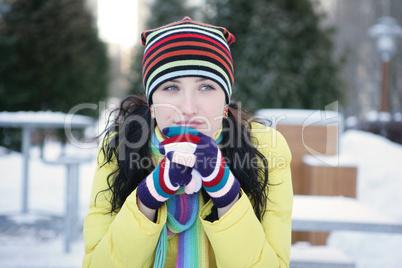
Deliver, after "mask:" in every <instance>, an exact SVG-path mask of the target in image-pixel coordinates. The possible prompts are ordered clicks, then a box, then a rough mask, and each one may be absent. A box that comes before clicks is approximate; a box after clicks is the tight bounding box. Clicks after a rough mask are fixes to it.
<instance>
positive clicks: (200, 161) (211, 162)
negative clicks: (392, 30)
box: [162, 127, 240, 209]
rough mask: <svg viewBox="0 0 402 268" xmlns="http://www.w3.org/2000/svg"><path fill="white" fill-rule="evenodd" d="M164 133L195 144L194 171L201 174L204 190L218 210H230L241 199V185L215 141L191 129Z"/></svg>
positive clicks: (171, 129) (164, 131)
mask: <svg viewBox="0 0 402 268" xmlns="http://www.w3.org/2000/svg"><path fill="white" fill-rule="evenodd" d="M162 133H163V134H164V135H165V136H168V137H174V138H175V139H177V140H187V142H189V143H192V144H194V146H193V148H194V150H193V154H194V155H195V156H196V160H195V164H194V169H195V170H197V171H198V172H199V173H200V175H201V177H202V185H203V187H204V189H205V190H206V191H207V193H208V194H209V195H210V197H211V200H212V202H213V203H214V205H215V206H216V207H217V208H218V209H220V208H225V207H229V208H230V207H231V206H232V205H233V204H234V203H235V201H236V200H237V199H238V197H239V192H240V183H239V181H238V180H237V179H236V178H235V177H234V176H233V174H232V172H231V171H230V169H229V167H228V165H227V164H226V162H225V159H224V158H223V156H222V153H221V151H220V150H219V148H218V145H217V144H216V142H215V140H214V139H213V138H211V137H209V136H206V135H204V134H202V133H201V132H199V131H197V130H195V129H191V128H182V127H169V128H164V129H163V130H162ZM178 136H181V137H180V138H179V137H178ZM187 153H191V152H187ZM168 158H170V156H169V155H168Z"/></svg>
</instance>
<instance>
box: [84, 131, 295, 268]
mask: <svg viewBox="0 0 402 268" xmlns="http://www.w3.org/2000/svg"><path fill="white" fill-rule="evenodd" d="M251 133H252V137H255V138H256V139H257V141H258V143H255V144H258V146H257V148H258V150H259V151H260V152H261V153H263V154H264V155H265V157H266V158H267V160H268V163H269V183H270V184H271V185H270V186H269V194H268V197H269V200H268V201H267V211H266V213H265V215H264V218H263V220H262V222H259V221H258V219H257V217H256V216H255V214H254V211H253V208H252V204H251V202H250V200H249V199H248V197H247V196H246V195H245V194H244V192H242V193H241V197H240V199H239V200H238V201H237V202H236V203H235V204H234V206H233V207H232V208H231V209H230V210H229V211H228V212H227V213H226V214H225V215H224V216H223V217H221V218H220V219H219V220H217V221H214V222H209V221H206V220H204V218H205V217H206V216H207V215H209V214H210V213H211V208H212V206H213V204H212V202H211V200H210V201H209V202H207V203H206V204H205V206H204V207H203V208H202V210H201V213H200V215H199V217H200V218H201V222H202V227H203V229H204V231H205V233H206V235H207V237H208V239H209V243H210V247H209V253H210V254H209V256H210V262H209V263H210V267H225V268H233V267H241V268H244V267H264V268H267V267H289V255H290V246H291V213H292V206H293V190H292V180H291V174H290V161H291V153H290V150H289V147H288V145H287V143H286V141H285V139H284V137H283V136H282V135H281V134H280V133H279V132H277V131H276V130H274V129H272V128H269V127H265V126H262V125H260V124H253V129H252V132H251ZM252 141H253V140H252ZM253 142H254V141H253ZM102 156H103V154H102V153H100V154H99V158H98V166H97V169H96V173H95V177H94V182H93V189H92V195H91V201H90V208H89V211H88V214H87V217H86V219H85V223H84V241H85V256H84V260H83V264H82V266H83V267H95V268H102V267H105V268H111V267H152V265H153V259H154V256H155V249H156V246H157V243H158V239H159V235H160V232H161V230H162V227H163V225H164V224H165V223H166V218H167V210H166V205H163V206H162V207H161V208H160V209H159V210H158V217H157V221H156V223H154V222H151V221H150V220H148V218H146V217H145V216H144V215H143V214H142V213H141V212H140V211H139V209H138V207H137V203H136V202H137V198H136V196H137V192H136V190H134V191H133V192H132V193H131V194H130V195H129V196H128V198H127V199H126V201H125V203H124V205H123V206H122V208H121V209H120V211H119V212H118V213H114V214H112V215H111V214H110V213H109V212H110V207H111V205H110V203H109V202H108V201H107V200H109V197H110V192H109V191H108V192H100V191H102V190H104V189H107V188H108V186H107V182H106V178H107V176H108V175H109V174H110V172H111V171H112V170H114V166H113V164H110V163H109V164H108V165H105V166H103V167H102V168H100V165H99V164H102V163H104V159H103V157H102ZM96 196H97V198H96V206H95V203H94V200H95V197H96ZM177 243H178V239H177V236H174V237H173V238H172V239H170V240H169V241H168V249H167V256H166V263H165V267H175V262H176V255H177Z"/></svg>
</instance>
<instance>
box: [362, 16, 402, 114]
mask: <svg viewBox="0 0 402 268" xmlns="http://www.w3.org/2000/svg"><path fill="white" fill-rule="evenodd" d="M369 34H370V35H371V37H373V38H376V46H377V50H378V52H379V53H380V56H381V61H382V64H381V66H382V67H381V68H382V77H381V89H380V90H381V107H380V111H381V112H388V80H389V62H390V60H391V58H392V57H393V56H394V55H395V54H396V52H397V44H396V39H397V38H398V37H399V36H402V28H401V27H400V26H399V25H398V22H397V20H396V19H394V18H392V17H382V18H379V19H378V21H377V24H375V25H374V26H372V27H371V28H370V30H369Z"/></svg>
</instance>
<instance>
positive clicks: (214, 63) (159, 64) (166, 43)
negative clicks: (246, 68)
mask: <svg viewBox="0 0 402 268" xmlns="http://www.w3.org/2000/svg"><path fill="white" fill-rule="evenodd" d="M141 40H142V44H143V45H144V46H145V51H144V58H143V61H142V79H143V84H144V87H145V93H146V96H147V99H148V104H151V103H152V93H153V92H154V90H155V89H157V88H158V86H160V85H161V84H163V83H164V82H166V81H169V80H172V79H174V78H179V77H188V76H194V77H195V76H201V77H205V78H208V79H211V80H213V81H215V82H216V83H218V84H219V85H220V86H221V87H222V89H223V90H224V92H225V95H226V103H229V101H230V96H231V95H232V86H233V83H234V78H233V73H234V70H233V60H232V55H231V53H230V48H229V45H230V44H232V43H233V42H234V41H235V37H234V36H233V34H231V33H230V32H229V31H228V30H226V29H225V28H223V27H218V26H213V25H209V24H204V23H200V22H196V21H193V20H191V19H190V18H189V17H185V18H184V19H183V20H181V21H178V22H173V23H171V24H168V25H165V26H162V27H160V28H156V29H152V30H148V31H145V32H143V33H142V34H141Z"/></svg>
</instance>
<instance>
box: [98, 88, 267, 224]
mask: <svg viewBox="0 0 402 268" xmlns="http://www.w3.org/2000/svg"><path fill="white" fill-rule="evenodd" d="M112 115H114V116H115V117H114V118H112ZM251 122H258V123H262V122H259V121H258V120H257V119H256V118H254V117H252V116H251V115H250V114H249V113H247V112H246V111H245V110H243V109H241V108H240V107H239V105H238V104H237V103H236V102H231V103H230V104H229V112H228V117H227V118H224V120H223V127H222V132H223V133H222V141H221V143H220V145H221V151H222V154H223V156H224V158H225V159H226V160H227V164H228V166H229V168H230V170H231V171H232V173H233V175H234V176H235V177H236V178H237V179H238V181H239V182H240V185H241V187H242V189H243V191H244V192H245V193H246V194H247V196H248V197H249V198H250V200H251V202H252V204H253V207H254V211H255V215H256V216H257V218H258V219H259V220H260V221H261V220H262V217H263V215H264V213H265V211H266V207H267V199H268V198H267V195H268V185H269V184H268V161H267V159H266V158H265V157H264V155H263V154H261V153H260V152H259V151H258V150H257V149H256V145H257V142H258V141H257V140H252V137H251V135H250V130H251V128H252V125H251ZM155 124H156V123H155V120H154V119H151V114H150V109H149V106H148V104H147V102H146V99H145V98H144V97H140V96H136V95H132V96H129V97H127V98H126V99H125V100H123V101H122V103H121V104H120V107H119V108H117V109H116V110H115V111H114V112H112V113H111V114H110V115H109V118H108V124H107V125H108V126H107V127H106V129H105V130H104V132H103V133H104V134H105V138H104V139H103V143H102V146H101V148H102V149H101V151H100V153H103V154H104V156H105V159H106V162H105V163H104V164H103V165H105V164H107V163H110V162H112V161H117V166H116V168H115V170H114V171H113V172H112V173H111V174H109V176H108V178H107V183H108V187H109V188H108V189H105V190H104V191H109V190H110V191H111V193H112V195H111V200H110V202H111V211H110V212H111V213H113V212H117V211H118V210H119V209H120V208H121V207H122V206H123V204H124V202H125V200H126V198H127V197H128V196H129V195H130V194H131V192H132V191H133V190H134V189H135V188H136V187H137V186H138V185H139V183H140V182H141V181H142V180H143V179H145V178H146V177H147V176H148V175H149V174H150V173H151V172H152V170H153V169H154V167H153V165H152V159H151V149H150V145H149V144H150V143H149V141H150V139H151V136H152V133H153V131H154V127H155ZM134 158H135V159H134ZM256 160H257V161H258V163H261V164H259V165H258V166H256V165H255V163H256ZM138 163H140V164H138ZM253 163H254V164H253ZM202 194H203V197H204V199H205V201H207V200H208V199H209V196H208V194H207V193H206V192H205V190H204V189H202Z"/></svg>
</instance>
